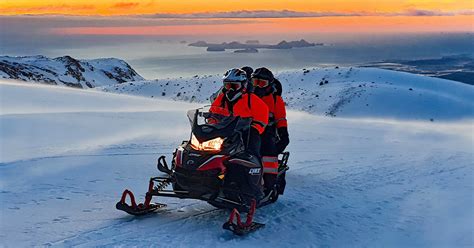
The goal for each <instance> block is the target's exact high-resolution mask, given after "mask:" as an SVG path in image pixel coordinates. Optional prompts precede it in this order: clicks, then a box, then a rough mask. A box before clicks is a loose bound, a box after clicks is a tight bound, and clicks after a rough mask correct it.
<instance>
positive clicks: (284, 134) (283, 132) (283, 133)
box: [276, 127, 290, 154]
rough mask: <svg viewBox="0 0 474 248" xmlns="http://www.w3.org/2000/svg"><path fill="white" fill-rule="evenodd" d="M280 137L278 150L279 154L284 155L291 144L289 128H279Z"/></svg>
mask: <svg viewBox="0 0 474 248" xmlns="http://www.w3.org/2000/svg"><path fill="white" fill-rule="evenodd" d="M277 131H278V136H279V137H280V140H279V141H278V142H277V143H276V148H277V152H278V154H280V153H282V152H283V151H284V150H285V148H286V146H287V145H288V144H289V143H290V138H289V135H288V128H287V127H280V128H278V130H277Z"/></svg>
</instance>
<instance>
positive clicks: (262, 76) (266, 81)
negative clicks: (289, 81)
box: [252, 67, 275, 97]
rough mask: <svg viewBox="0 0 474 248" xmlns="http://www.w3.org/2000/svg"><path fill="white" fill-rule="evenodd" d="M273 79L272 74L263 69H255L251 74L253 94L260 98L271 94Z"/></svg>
mask: <svg viewBox="0 0 474 248" xmlns="http://www.w3.org/2000/svg"><path fill="white" fill-rule="evenodd" d="M274 81H275V77H274V76H273V73H272V72H271V71H270V70H269V69H267V68H265V67H261V68H257V69H256V70H255V71H254V72H253V73H252V85H253V86H254V93H255V94H256V95H258V96H260V97H262V96H266V95H269V94H271V93H273V91H274V90H275V88H274V87H273V85H274Z"/></svg>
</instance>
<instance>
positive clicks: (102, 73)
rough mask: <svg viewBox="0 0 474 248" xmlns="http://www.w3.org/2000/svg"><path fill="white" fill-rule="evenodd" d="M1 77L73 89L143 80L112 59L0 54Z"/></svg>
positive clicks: (120, 62)
mask: <svg viewBox="0 0 474 248" xmlns="http://www.w3.org/2000/svg"><path fill="white" fill-rule="evenodd" d="M0 78H5V79H15V80H22V81H28V82H39V83H44V84H51V85H65V86H70V87H75V88H94V87H96V86H103V85H108V84H120V83H124V82H129V81H137V80H144V78H143V77H141V76H140V75H139V74H138V73H137V72H136V71H135V70H134V69H133V68H132V67H131V66H130V65H129V64H127V62H125V61H123V60H120V59H115V58H101V59H92V60H78V59H75V58H72V57H71V56H63V57H57V58H48V57H45V56H41V55H38V56H20V57H10V56H0Z"/></svg>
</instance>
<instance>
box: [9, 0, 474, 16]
mask: <svg viewBox="0 0 474 248" xmlns="http://www.w3.org/2000/svg"><path fill="white" fill-rule="evenodd" d="M473 5H474V3H473V1H472V0H318V1H310V0H179V1H176V0H155V1H153V0H143V1H127V0H100V1H97V0H76V1H58V0H2V1H0V10H1V12H2V13H3V14H4V15H15V14H47V13H59V14H71V15H127V14H151V13H157V12H158V13H193V12H217V11H219V12H220V11H236V10H283V9H288V10H294V11H318V12H319V11H333V12H362V11H370V12H372V11H377V12H388V13H390V12H401V11H405V10H409V9H423V10H433V11H454V12H455V11H464V10H472V9H473Z"/></svg>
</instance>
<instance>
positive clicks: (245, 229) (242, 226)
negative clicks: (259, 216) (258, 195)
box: [222, 200, 265, 236]
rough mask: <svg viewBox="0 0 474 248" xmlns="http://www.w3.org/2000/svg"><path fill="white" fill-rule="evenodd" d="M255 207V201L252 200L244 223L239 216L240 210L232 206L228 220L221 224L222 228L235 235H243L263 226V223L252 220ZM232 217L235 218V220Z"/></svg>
mask: <svg viewBox="0 0 474 248" xmlns="http://www.w3.org/2000/svg"><path fill="white" fill-rule="evenodd" d="M256 207H257V203H256V201H255V200H252V204H251V205H250V209H249V212H248V213H247V220H246V221H245V223H243V222H242V220H241V218H240V212H239V211H238V210H237V209H235V208H234V209H233V210H232V212H231V213H230V216H229V220H228V221H227V222H226V223H224V225H222V228H224V229H226V230H229V231H231V232H233V233H234V234H236V235H239V236H244V235H247V234H249V233H251V232H254V231H256V230H257V229H260V228H262V227H264V226H265V224H262V223H258V222H253V215H254V214H255V209H256ZM234 219H235V220H236V221H235V222H234Z"/></svg>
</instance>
